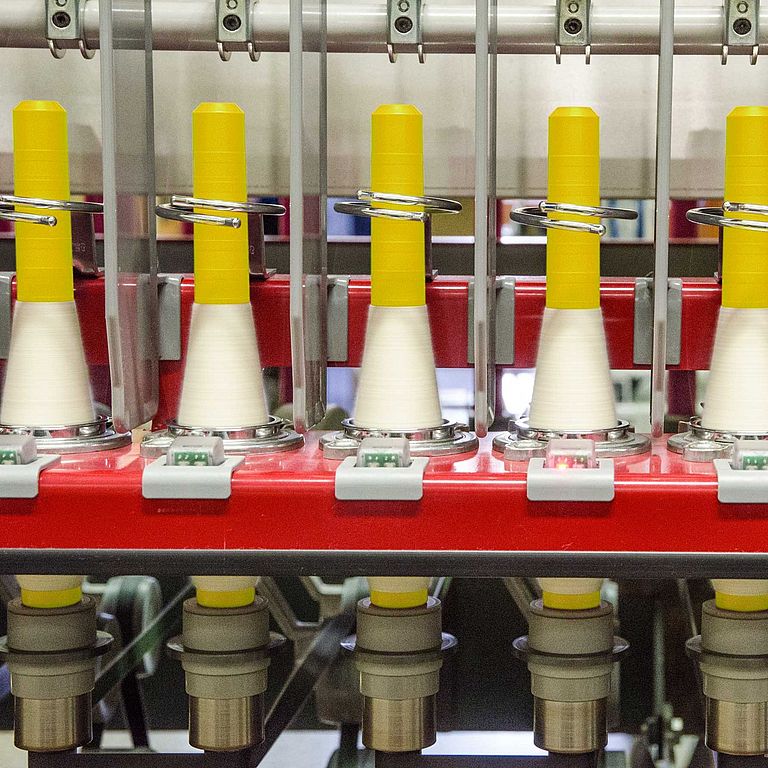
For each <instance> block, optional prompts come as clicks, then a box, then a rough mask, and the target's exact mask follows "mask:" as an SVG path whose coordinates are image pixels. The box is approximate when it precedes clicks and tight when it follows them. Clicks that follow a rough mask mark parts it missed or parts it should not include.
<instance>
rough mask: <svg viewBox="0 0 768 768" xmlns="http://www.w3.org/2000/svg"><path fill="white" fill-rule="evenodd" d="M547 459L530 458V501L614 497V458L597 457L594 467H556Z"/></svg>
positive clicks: (528, 488)
mask: <svg viewBox="0 0 768 768" xmlns="http://www.w3.org/2000/svg"><path fill="white" fill-rule="evenodd" d="M545 461H546V460H545V459H543V458H534V459H531V460H530V461H529V462H528V479H527V495H528V500H529V501H613V497H614V491H615V488H614V465H613V459H598V460H597V467H595V468H594V469H557V468H554V467H546V466H544V464H545Z"/></svg>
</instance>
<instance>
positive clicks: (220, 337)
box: [177, 304, 269, 427]
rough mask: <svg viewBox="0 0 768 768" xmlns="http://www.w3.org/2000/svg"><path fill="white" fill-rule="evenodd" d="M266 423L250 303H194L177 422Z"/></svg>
mask: <svg viewBox="0 0 768 768" xmlns="http://www.w3.org/2000/svg"><path fill="white" fill-rule="evenodd" d="M268 420H269V413H268V411H267V401H266V398H265V396H264V379H263V377H262V372H261V361H260V359H259V347H258V343H257V341H256V328H255V326H254V323H253V314H252V312H251V305H250V304H194V305H193V307H192V322H191V325H190V329H189V344H188V346H187V362H186V366H185V368H184V384H183V386H182V389H181V399H180V402H179V412H178V416H177V421H178V423H179V424H181V425H183V426H189V427H251V426H258V425H260V424H265V423H266V422H267V421H268Z"/></svg>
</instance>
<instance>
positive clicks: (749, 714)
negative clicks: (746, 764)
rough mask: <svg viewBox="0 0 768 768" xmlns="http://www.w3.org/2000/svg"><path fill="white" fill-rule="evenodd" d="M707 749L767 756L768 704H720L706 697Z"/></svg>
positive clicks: (729, 702) (723, 702)
mask: <svg viewBox="0 0 768 768" xmlns="http://www.w3.org/2000/svg"><path fill="white" fill-rule="evenodd" d="M707 746H708V747H709V748H710V749H711V750H713V751H715V752H724V753H725V754H728V755H764V754H766V753H767V752H768V702H765V701H757V702H734V701H720V700H718V699H711V698H709V697H707Z"/></svg>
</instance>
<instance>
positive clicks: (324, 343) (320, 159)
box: [289, 0, 328, 432]
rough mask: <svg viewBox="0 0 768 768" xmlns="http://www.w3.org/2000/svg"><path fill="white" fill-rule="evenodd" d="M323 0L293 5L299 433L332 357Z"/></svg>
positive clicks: (316, 411) (320, 406) (294, 339)
mask: <svg viewBox="0 0 768 768" xmlns="http://www.w3.org/2000/svg"><path fill="white" fill-rule="evenodd" d="M325 39H326V0H290V54H289V60H290V99H291V103H290V113H291V127H290V138H291V168H290V196H291V209H290V210H291V244H290V272H291V285H290V301H291V355H292V360H293V418H294V424H295V425H296V428H297V429H298V430H299V432H306V431H308V430H309V429H311V428H312V427H313V426H314V425H315V424H317V423H318V422H319V421H320V420H321V419H322V418H323V415H324V413H325V397H326V395H325V392H326V381H325V378H326V377H325V373H326V366H327V358H328V332H327V317H326V302H327V274H326V272H327V243H326V240H327V237H326V198H327V189H328V184H327V152H326V145H327V122H326V115H327V99H326V83H327V75H326V64H327V56H326V48H325Z"/></svg>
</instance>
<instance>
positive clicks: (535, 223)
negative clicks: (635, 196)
mask: <svg viewBox="0 0 768 768" xmlns="http://www.w3.org/2000/svg"><path fill="white" fill-rule="evenodd" d="M548 213H567V214H571V215H573V216H585V217H594V218H598V219H636V218H637V211H631V210H629V209H628V208H608V207H606V206H602V205H594V206H592V205H573V204H571V203H550V202H547V201H546V200H543V201H542V202H540V203H539V204H538V205H537V206H535V207H530V208H515V209H514V210H513V211H512V213H510V214H509V218H510V219H512V221H515V222H517V223H518V224H524V225H525V226H528V227H539V228H540V229H565V230H568V231H569V232H585V233H587V234H590V235H598V236H599V237H602V236H603V235H604V234H605V233H606V229H605V226H604V225H602V224H589V223H582V222H580V221H560V220H557V219H550V218H549V217H548V216H547V214H548Z"/></svg>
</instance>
